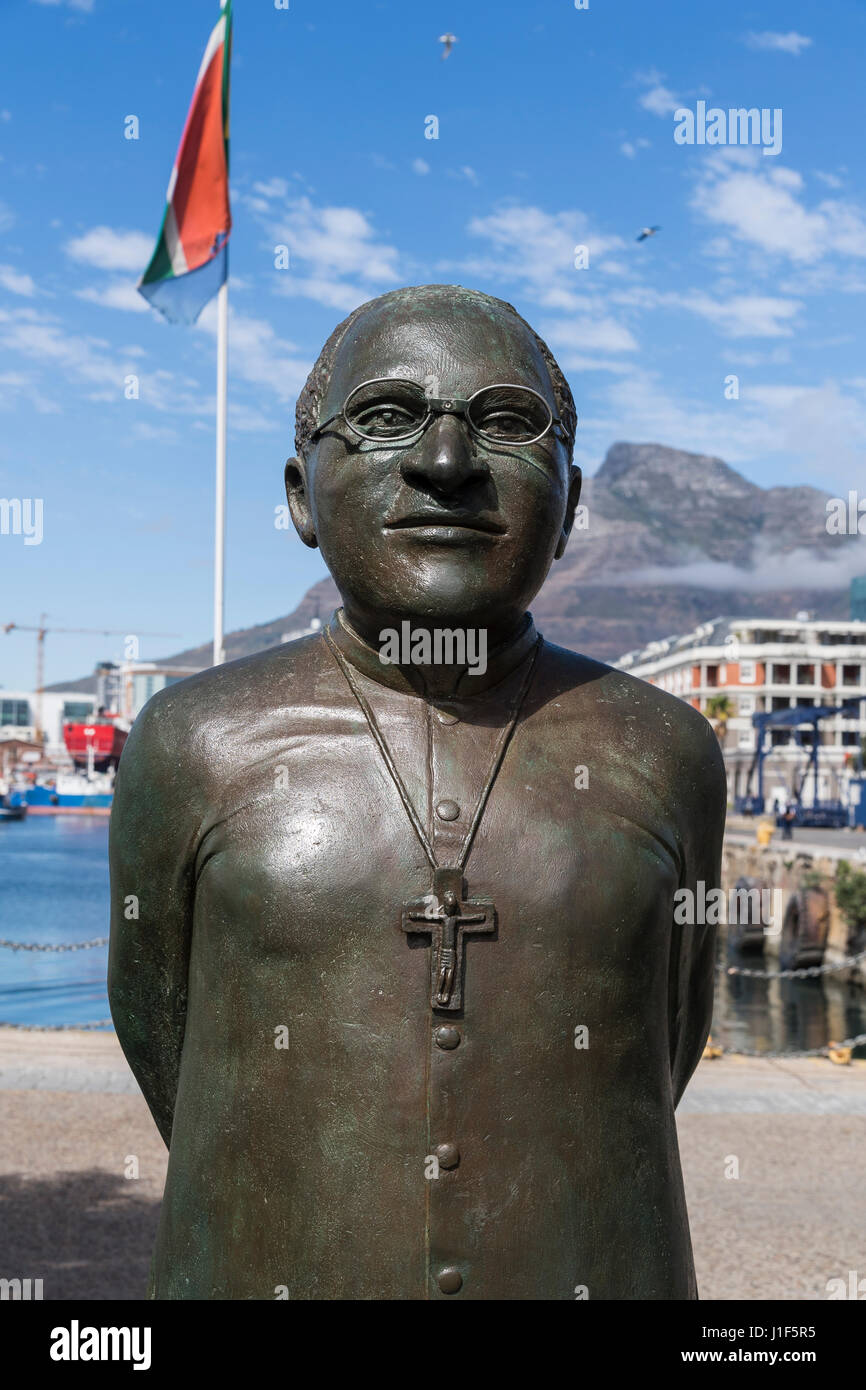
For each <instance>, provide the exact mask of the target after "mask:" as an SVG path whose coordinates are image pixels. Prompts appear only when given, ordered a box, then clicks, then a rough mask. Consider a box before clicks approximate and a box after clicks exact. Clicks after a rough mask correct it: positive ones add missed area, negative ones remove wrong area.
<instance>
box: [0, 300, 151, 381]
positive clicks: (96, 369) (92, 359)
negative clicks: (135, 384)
mask: <svg viewBox="0 0 866 1390" xmlns="http://www.w3.org/2000/svg"><path fill="white" fill-rule="evenodd" d="M0 346H3V347H5V348H6V349H8V351H9V352H11V353H14V354H15V355H16V356H17V357H19V358H21V357H24V358H28V359H30V360H31V361H35V362H41V363H42V365H43V366H44V367H46V368H49V369H53V368H56V369H57V370H58V371H62V373H63V375H64V377H72V378H73V379H76V380H78V381H80V382H82V383H84V384H86V385H90V386H91V387H94V388H98V392H97V394H96V395H91V396H90V399H100V400H112V399H117V400H120V399H122V391H123V378H124V376H125V375H126V374H127V373H128V372H130V371H133V370H134V366H133V365H132V362H133V359H132V357H131V356H129V357H126V358H125V357H124V353H123V351H122V350H120V351H118V350H117V349H114V348H112V347H111V346H110V345H109V344H108V343H106V342H105V341H104V340H103V339H99V338H91V337H85V336H84V335H81V334H74V333H67V332H66V330H65V329H64V328H63V326H62V324H60V323H59V322H58V320H56V319H55V318H52V317H50V316H48V315H45V314H39V313H37V312H35V311H34V310H32V309H19V310H17V311H15V312H14V313H0Z"/></svg>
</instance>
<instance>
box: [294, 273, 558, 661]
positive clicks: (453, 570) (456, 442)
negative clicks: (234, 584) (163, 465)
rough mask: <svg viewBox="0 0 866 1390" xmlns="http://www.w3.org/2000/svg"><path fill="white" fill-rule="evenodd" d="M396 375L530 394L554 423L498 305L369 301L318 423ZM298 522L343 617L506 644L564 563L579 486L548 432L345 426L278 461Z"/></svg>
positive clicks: (450, 296) (370, 625)
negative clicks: (402, 436)
mask: <svg viewBox="0 0 866 1390" xmlns="http://www.w3.org/2000/svg"><path fill="white" fill-rule="evenodd" d="M378 377H399V378H402V379H405V380H409V381H413V382H416V383H418V385H420V386H422V387H424V388H425V389H426V391H427V394H428V395H429V396H433V397H438V398H441V399H446V398H458V399H468V398H469V397H471V396H472V395H473V394H474V393H475V392H476V391H478V390H479V389H480V388H481V387H484V386H492V385H496V384H501V383H508V384H515V385H519V386H527V387H530V388H531V389H533V390H534V391H536V392H538V393H539V394H540V395H541V396H542V397H543V398H544V400H545V401H546V402H547V403H548V404H549V406H550V408H551V410H552V412H553V414H554V415H556V413H557V411H556V400H555V397H554V394H553V387H552V383H551V380H550V375H549V372H548V370H547V366H546V364H545V361H544V358H543V357H542V355H541V353H540V351H539V349H538V346H537V344H536V342H535V339H534V338H533V337H532V336H531V334H529V333H528V332H527V330H526V329H525V328H524V326H523V325H522V324H521V323H520V322H519V320H517V319H516V318H515V317H514V316H513V315H512V314H509V313H508V312H507V311H506V310H499V309H497V308H496V306H495V305H488V304H486V303H485V302H484V301H479V300H473V299H470V298H466V297H465V296H464V295H462V294H461V293H460V291H459V290H452V289H450V288H449V287H443V289H442V292H441V294H439V295H434V296H429V295H425V298H424V299H423V301H421V300H419V303H418V304H417V306H413V305H412V304H411V303H403V304H399V303H398V304H396V305H394V304H391V305H390V306H389V305H385V306H379V307H378V308H376V309H374V310H371V311H369V312H368V313H366V314H364V315H362V316H361V317H360V318H359V319H358V320H356V322H355V324H354V325H353V327H352V329H351V330H350V332H349V333H348V334H347V335H346V337H345V338H344V339H343V342H342V344H341V346H340V349H339V352H338V354H337V359H336V362H335V364H334V370H333V373H332V376H331V380H330V383H329V386H328V390H327V392H326V395H325V399H324V400H323V401H322V404H321V409H320V413H319V419H320V420H321V421H326V420H328V419H329V417H331V416H332V415H335V414H336V413H337V412H339V411H340V410H341V409H342V407H343V405H344V403H345V401H346V399H347V397H348V396H349V394H350V392H352V391H353V390H354V389H355V388H356V387H358V386H360V385H361V383H363V382H367V381H370V380H371V379H373V378H378ZM286 479H287V492H288V496H289V503H290V507H291V509H292V515H293V518H294V520H295V525H296V527H297V528H298V531H299V533H300V534H301V536H302V538H303V539H304V540H305V541H306V542H307V544H318V545H319V546H320V547H321V550H322V554H323V556H324V558H325V561H326V563H327V565H328V568H329V570H330V571H331V574H332V575H333V577H334V579H335V581H336V583H337V587H338V588H339V590H340V593H341V595H342V596H343V601H344V604H345V606H346V612H347V615H348V617H349V619H350V621H352V622H354V624H355V625H356V626H358V627H359V628H360V629H361V630H364V631H368V632H371V633H374V634H375V633H377V632H378V629H379V628H380V627H383V626H393V625H394V623H395V622H398V621H400V620H402V619H404V618H409V619H414V620H415V621H416V622H419V621H420V622H426V623H427V624H429V625H435V623H436V622H437V621H439V620H442V623H443V625H447V624H448V623H449V622H451V623H456V622H461V621H462V622H464V623H465V624H466V625H467V626H477V627H487V628H489V629H492V636H493V639H494V640H496V635H497V633H500V634H504V632H505V631H507V629H508V627H509V626H510V625H512V624H513V623H514V622H515V621H516V620H517V619H518V618H519V617H520V616H521V615H522V614H523V613H524V612H525V610H526V608H527V606H528V605H529V603H530V602H531V600H532V598H533V597H534V595H535V594H536V593H537V591H538V589H539V588H540V587H541V584H542V583H543V581H544V578H545V576H546V575H547V572H548V569H549V568H550V565H551V562H552V561H553V559H554V556H555V555H557V554H561V552H562V549H563V548H564V545H565V540H566V537H567V534H568V530H569V528H570V526H571V521H572V518H573V513H574V507H575V505H576V503H577V498H578V496H579V487H580V481H579V479H580V475H579V471H578V470H577V469H570V467H569V464H568V458H567V451H566V446H565V444H563V443H562V442H561V440H560V439H559V438H558V434H557V433H556V432H554V431H553V430H550V431H548V433H547V435H546V436H545V437H544V438H543V439H541V440H540V441H538V442H537V443H534V444H519V445H515V444H502V443H496V442H489V441H487V440H484V439H480V438H478V437H477V436H475V435H473V434H472V433H471V431H470V430H469V427H468V424H467V423H466V421H465V420H464V419H462V418H460V417H457V416H454V415H448V414H444V415H438V414H437V415H435V416H434V418H433V420H432V423H430V424H429V425H428V427H427V429H426V430H425V431H424V433H422V434H421V435H416V436H413V438H412V440H411V442H410V443H409V444H401V445H394V444H389V443H387V441H386V442H383V441H381V440H378V439H377V440H364V439H359V438H358V437H357V436H356V435H355V434H353V432H352V431H351V430H350V429H349V427H348V426H347V424H346V423H345V420H344V418H343V417H342V416H338V418H337V419H336V420H334V421H333V423H331V424H329V425H327V427H326V429H325V430H324V431H323V433H321V434H319V435H317V436H315V438H314V440H313V441H312V442H311V445H310V449H309V451H308V457H307V458H306V460H305V461H298V460H294V459H293V460H290V461H289V464H288V466H287V470H286Z"/></svg>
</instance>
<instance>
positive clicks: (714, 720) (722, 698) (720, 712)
mask: <svg viewBox="0 0 866 1390" xmlns="http://www.w3.org/2000/svg"><path fill="white" fill-rule="evenodd" d="M733 712H734V705H733V701H732V700H731V697H730V695H711V696H710V698H709V699H708V700H707V707H706V709H705V710H704V714H705V715H706V717H707V719H709V721H710V723H711V724H712V726H713V728H714V729H715V731H716V738H717V739H718V740H719V743H721V744H722V745H724V742H725V732H726V730H727V727H728V720H729V719H730V717H731V715H732V714H733Z"/></svg>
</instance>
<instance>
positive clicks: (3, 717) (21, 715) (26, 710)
mask: <svg viewBox="0 0 866 1390" xmlns="http://www.w3.org/2000/svg"><path fill="white" fill-rule="evenodd" d="M0 724H12V725H14V727H15V728H16V729H26V728H27V727H28V726H29V724H30V705H29V704H28V702H27V701H26V700H0Z"/></svg>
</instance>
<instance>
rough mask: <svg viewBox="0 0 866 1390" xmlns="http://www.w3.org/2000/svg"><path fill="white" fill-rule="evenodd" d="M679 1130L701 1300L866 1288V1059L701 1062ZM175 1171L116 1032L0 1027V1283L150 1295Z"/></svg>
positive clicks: (54, 1294) (52, 1294)
mask: <svg viewBox="0 0 866 1390" xmlns="http://www.w3.org/2000/svg"><path fill="white" fill-rule="evenodd" d="M678 1123H679V1134H680V1146H681V1150H682V1158H683V1170H684V1174H685V1183H686V1193H687V1197H688V1203H689V1212H690V1216H691V1226H692V1241H693V1245H694V1250H695V1262H696V1265H697V1271H698V1283H699V1287H700V1291H701V1296H702V1297H703V1298H721V1299H768V1298H782V1299H796V1298H807V1299H821V1298H826V1297H827V1281H828V1279H832V1278H842V1279H845V1280H846V1281H847V1279H848V1272H849V1270H856V1271H858V1277H861V1278H866V1182H864V1176H866V1171H864V1170H866V1062H855V1063H853V1064H852V1065H851V1066H849V1067H834V1066H833V1065H832V1064H831V1063H830V1062H827V1061H824V1060H817V1059H814V1058H808V1059H802V1060H796V1061H794V1060H791V1061H786V1062H762V1061H757V1060H752V1059H746V1058H739V1057H725V1058H723V1059H719V1060H714V1061H707V1062H702V1063H701V1065H700V1067H699V1068H698V1071H697V1073H696V1076H695V1079H694V1080H693V1082H692V1084H691V1086H690V1087H689V1090H688V1091H687V1093H686V1096H685V1098H684V1100H683V1102H682V1104H681V1106H680V1110H679V1112H678ZM132 1158H135V1160H137V1171H138V1177H137V1178H136V1177H129V1176H127V1174H128V1173H129V1172H131V1171H133V1165H132V1164H131V1161H130V1160H131V1159H132ZM165 1164H166V1152H165V1148H164V1145H163V1144H162V1141H161V1139H160V1138H159V1135H158V1134H157V1132H156V1129H155V1127H154V1125H153V1122H152V1120H151V1118H150V1115H149V1113H148V1111H147V1107H146V1106H145V1104H144V1101H143V1100H142V1098H141V1096H140V1095H139V1093H138V1090H137V1087H136V1085H135V1082H134V1081H133V1079H132V1076H131V1074H130V1073H129V1071H128V1069H127V1067H126V1063H125V1062H124V1060H123V1057H122V1054H121V1053H120V1049H119V1048H118V1046H117V1042H116V1039H115V1038H114V1035H113V1034H96V1033H89V1034H88V1033H63V1034H57V1033H20V1032H15V1031H13V1030H9V1029H0V1231H2V1233H3V1234H2V1245H0V1263H2V1266H3V1267H2V1268H0V1276H5V1277H13V1276H14V1275H16V1274H18V1275H19V1276H20V1277H23V1278H26V1277H28V1276H29V1277H31V1278H40V1277H41V1278H43V1279H44V1281H45V1296H46V1297H47V1298H56V1299H69V1298H96V1299H99V1298H118V1297H120V1298H128V1299H134V1298H138V1297H141V1296H142V1294H143V1291H144V1288H145V1285H146V1281H147V1266H148V1260H149V1254H150V1247H151V1244H152V1241H153V1235H154V1231H155V1228H156V1220H157V1214H158V1210H159V1201H160V1196H161V1193H162V1186H163V1182H164V1178H165ZM735 1172H736V1173H738V1176H733V1174H734V1173H735Z"/></svg>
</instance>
